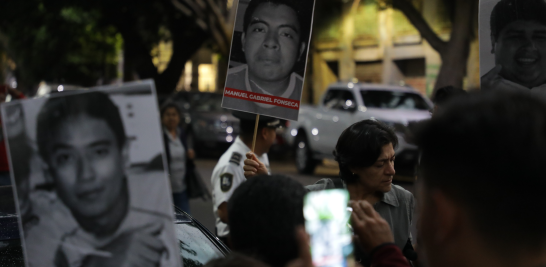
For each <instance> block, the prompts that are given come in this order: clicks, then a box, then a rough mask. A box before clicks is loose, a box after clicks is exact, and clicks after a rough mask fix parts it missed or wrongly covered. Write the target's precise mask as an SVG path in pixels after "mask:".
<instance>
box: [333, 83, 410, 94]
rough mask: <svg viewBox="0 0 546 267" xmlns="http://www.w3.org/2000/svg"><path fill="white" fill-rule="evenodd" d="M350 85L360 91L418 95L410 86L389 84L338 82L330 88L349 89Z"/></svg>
mask: <svg viewBox="0 0 546 267" xmlns="http://www.w3.org/2000/svg"><path fill="white" fill-rule="evenodd" d="M349 84H353V85H355V87H357V88H358V89H360V90H384V91H398V92H412V93H417V91H416V90H415V89H413V88H411V87H408V86H397V85H388V84H378V83H360V82H358V83H352V82H337V83H333V84H330V86H329V87H330V88H332V87H337V88H340V87H342V88H349Z"/></svg>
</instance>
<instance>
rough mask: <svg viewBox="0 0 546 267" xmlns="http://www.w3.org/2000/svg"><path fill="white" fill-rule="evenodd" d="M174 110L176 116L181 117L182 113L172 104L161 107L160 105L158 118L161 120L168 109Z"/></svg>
mask: <svg viewBox="0 0 546 267" xmlns="http://www.w3.org/2000/svg"><path fill="white" fill-rule="evenodd" d="M170 108H174V109H175V110H176V112H178V116H182V112H180V107H178V105H177V104H176V103H174V102H167V103H165V104H163V105H161V108H160V109H159V114H160V118H163V115H165V112H167V110H168V109H170Z"/></svg>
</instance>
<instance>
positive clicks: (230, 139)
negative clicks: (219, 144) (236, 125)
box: [226, 135, 233, 143]
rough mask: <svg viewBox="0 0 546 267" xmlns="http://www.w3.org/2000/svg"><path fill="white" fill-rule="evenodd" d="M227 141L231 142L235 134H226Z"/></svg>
mask: <svg viewBox="0 0 546 267" xmlns="http://www.w3.org/2000/svg"><path fill="white" fill-rule="evenodd" d="M226 141H227V142H228V143H231V141H233V136H231V135H228V136H226Z"/></svg>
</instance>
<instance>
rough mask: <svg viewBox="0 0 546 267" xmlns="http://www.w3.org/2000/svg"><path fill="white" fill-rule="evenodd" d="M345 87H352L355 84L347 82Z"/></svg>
mask: <svg viewBox="0 0 546 267" xmlns="http://www.w3.org/2000/svg"><path fill="white" fill-rule="evenodd" d="M347 87H349V88H353V87H355V84H354V83H349V84H348V85H347Z"/></svg>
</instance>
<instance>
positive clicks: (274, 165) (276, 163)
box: [190, 158, 417, 237]
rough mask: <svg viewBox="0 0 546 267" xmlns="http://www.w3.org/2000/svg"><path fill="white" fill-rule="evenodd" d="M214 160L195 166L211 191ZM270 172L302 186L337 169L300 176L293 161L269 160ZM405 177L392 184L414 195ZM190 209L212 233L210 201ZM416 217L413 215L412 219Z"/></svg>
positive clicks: (328, 166)
mask: <svg viewBox="0 0 546 267" xmlns="http://www.w3.org/2000/svg"><path fill="white" fill-rule="evenodd" d="M216 162H217V160H216V159H210V158H206V159H197V160H196V161H195V165H196V167H197V171H198V172H199V174H200V175H201V177H202V178H203V181H204V182H205V184H206V185H207V187H208V188H209V190H210V189H211V182H210V178H211V175H212V170H213V169H214V166H215V165H216ZM270 167H271V172H272V173H274V174H284V175H287V176H289V177H291V178H293V179H294V180H296V181H298V182H300V183H301V184H303V185H310V184H314V183H315V182H317V181H318V180H320V179H321V178H332V177H337V176H338V169H337V166H335V165H334V164H332V163H329V162H326V165H324V166H318V167H317V169H316V171H315V174H313V175H302V174H299V173H298V171H297V170H296V166H295V164H294V161H293V160H292V159H290V158H288V159H284V160H270ZM407 181H408V178H407V177H396V176H395V178H394V183H395V184H398V185H400V186H402V187H404V188H405V189H406V190H408V191H410V192H412V193H413V194H414V195H415V191H414V185H413V183H411V182H407ZM190 209H191V215H192V216H193V217H194V218H195V219H197V220H198V221H199V222H201V224H203V225H204V226H205V227H207V228H208V229H209V230H210V231H211V232H212V233H215V232H214V225H215V220H214V215H213V213H212V201H211V200H209V201H203V200H202V199H192V200H190ZM416 217H417V216H416V215H414V218H416ZM414 228H415V227H413V229H412V235H413V236H414V237H415V229H414Z"/></svg>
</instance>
